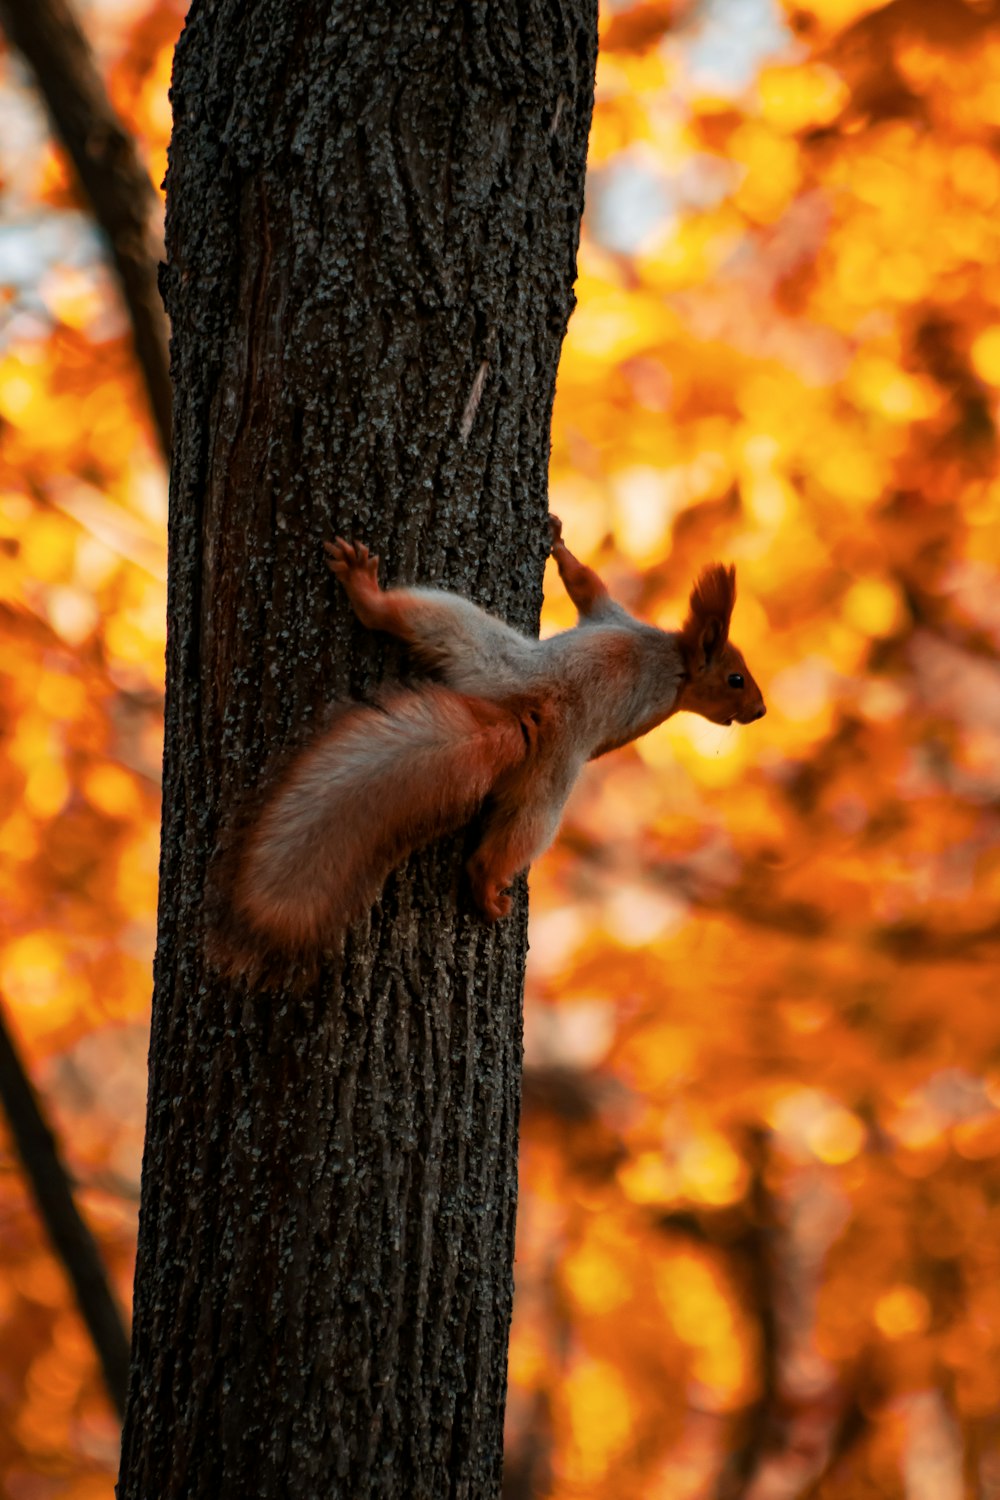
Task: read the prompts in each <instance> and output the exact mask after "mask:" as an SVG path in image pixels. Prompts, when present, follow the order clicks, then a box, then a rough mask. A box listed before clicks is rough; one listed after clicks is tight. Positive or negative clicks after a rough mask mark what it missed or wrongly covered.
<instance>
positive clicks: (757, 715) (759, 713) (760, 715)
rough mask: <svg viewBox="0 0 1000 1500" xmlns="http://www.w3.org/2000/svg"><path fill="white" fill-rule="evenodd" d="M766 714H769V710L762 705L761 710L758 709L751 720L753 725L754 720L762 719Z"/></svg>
mask: <svg viewBox="0 0 1000 1500" xmlns="http://www.w3.org/2000/svg"><path fill="white" fill-rule="evenodd" d="M766 713H767V709H766V708H765V707H764V705H763V703H762V704H761V705H760V708H758V710H757V712H756V713H755V714H754V715H753V717H752V718H751V721H750V722H751V723H753V720H754V719H762V718H763V717H764V715H765V714H766Z"/></svg>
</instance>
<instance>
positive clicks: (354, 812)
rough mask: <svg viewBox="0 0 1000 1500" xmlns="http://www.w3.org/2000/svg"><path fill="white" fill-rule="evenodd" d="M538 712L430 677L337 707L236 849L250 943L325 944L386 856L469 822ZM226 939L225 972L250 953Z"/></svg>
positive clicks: (238, 903)
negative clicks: (418, 683)
mask: <svg viewBox="0 0 1000 1500" xmlns="http://www.w3.org/2000/svg"><path fill="white" fill-rule="evenodd" d="M543 713H544V709H543V706H542V705H541V704H540V703H537V702H535V701H534V700H533V699H525V700H523V701H521V700H519V701H518V702H517V703H510V704H501V703H492V702H489V701H487V700H485V699H482V698H473V697H468V696H466V695H464V694H461V693H456V692H453V691H451V690H450V689H449V688H446V687H441V686H439V685H437V684H433V683H427V684H422V685H421V686H419V687H417V688H397V689H393V690H391V691H389V692H387V693H385V694H383V696H382V697H381V698H380V699H378V700H377V701H376V702H375V703H374V704H351V705H350V706H348V707H345V708H344V709H343V710H341V711H340V713H339V714H338V715H337V717H336V719H335V720H334V722H333V723H332V725H331V726H330V727H329V728H328V729H326V730H325V732H323V733H322V734H320V735H319V736H318V737H317V738H316V739H315V740H314V741H313V742H312V744H311V745H309V746H308V747H307V748H306V749H305V750H303V751H302V752H301V753H300V754H299V755H298V756H297V757H296V758H295V759H294V760H293V761H292V763H291V765H290V766H289V768H288V770H287V772H286V773H285V775H284V777H282V778H280V779H279V780H278V782H277V783H276V785H275V787H274V789H273V790H272V791H271V793H270V794H269V796H268V797H267V800H266V801H265V803H264V806H263V810H262V812H261V813H260V815H259V817H258V818H257V819H256V821H255V822H254V823H253V825H252V826H251V828H250V830H249V832H248V834H247V835H246V836H245V838H244V839H243V841H242V845H241V847H240V848H239V849H238V850H237V851H236V860H235V864H234V866H233V869H234V875H233V880H232V889H231V898H230V899H231V902H232V907H233V911H232V914H231V915H232V916H233V917H234V918H236V923H237V926H238V927H241V928H244V929H249V931H250V932H251V933H252V934H253V935H254V938H255V940H256V941H254V942H252V943H251V944H250V946H251V948H254V947H259V946H260V940H261V939H262V940H263V942H264V944H265V945H266V946H267V947H268V948H270V949H279V950H283V951H284V952H286V953H288V954H292V953H296V952H302V951H305V950H315V949H317V948H322V947H326V946H329V945H331V944H333V943H334V942H335V941H336V940H337V939H338V938H339V937H340V936H341V935H342V934H343V932H344V930H345V928H346V927H347V926H348V925H349V923H350V922H352V921H353V920H354V919H355V918H357V917H359V916H360V915H362V913H363V912H364V911H365V910H367V908H368V907H369V906H370V905H371V904H372V902H373V901H374V900H375V898H376V896H377V895H378V893H379V891H380V890H381V888H382V885H383V884H384V882H385V880H386V877H387V876H388V874H389V872H390V870H392V869H393V868H394V866H396V865H397V864H399V863H400V861H401V860H403V859H404V858H405V857H406V855H407V854H409V853H410V852H411V851H412V850H414V849H416V848H419V847H420V846H421V845H422V844H425V843H428V842H429V841H430V840H431V839H434V838H439V837H441V836H443V835H445V834H447V833H452V832H454V831H455V830H456V829H458V828H460V827H461V826H462V825H463V824H464V823H466V822H468V820H469V819H470V818H471V817H472V815H473V814H474V813H475V812H476V810H477V809H478V808H479V807H480V805H481V804H482V802H483V800H484V799H485V797H486V796H487V794H488V793H489V791H490V789H491V787H493V786H494V784H495V783H496V781H497V780H498V778H499V777H501V776H502V775H504V773H506V772H508V771H510V770H512V769H513V768H514V767H516V766H518V765H520V764H521V763H522V762H523V761H524V760H525V759H526V757H527V756H528V754H529V752H530V750H531V748H532V746H533V744H534V742H535V739H536V737H537V732H538V727H539V723H540V719H541V716H542V714H543ZM233 936H235V933H233V934H231V937H233ZM237 947H238V945H237ZM225 948H226V949H227V950H228V952H227V953H226V955H225V958H224V959H223V966H224V967H225V968H227V969H229V970H230V972H239V971H240V970H242V969H243V968H245V967H253V959H252V956H251V954H250V953H248V954H247V958H248V960H249V962H248V963H247V964H244V963H241V962H240V957H239V953H238V951H236V948H234V945H233V943H232V942H229V943H227V944H225ZM219 956H220V957H221V956H222V955H219Z"/></svg>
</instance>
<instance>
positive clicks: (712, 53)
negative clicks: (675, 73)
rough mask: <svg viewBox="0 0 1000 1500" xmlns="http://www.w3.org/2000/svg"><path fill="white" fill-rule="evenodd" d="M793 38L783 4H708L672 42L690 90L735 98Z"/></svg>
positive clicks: (737, 0)
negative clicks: (769, 59) (786, 21)
mask: <svg viewBox="0 0 1000 1500" xmlns="http://www.w3.org/2000/svg"><path fill="white" fill-rule="evenodd" d="M789 42H790V35H789V32H788V28H787V26H786V24H785V21H784V17H783V15H782V13H781V9H780V7H779V6H778V4H777V0H703V3H702V4H701V5H699V6H697V8H696V10H695V13H694V17H693V19H692V20H691V22H690V23H689V24H688V25H687V26H684V27H682V28H681V29H680V30H679V31H678V32H677V33H675V34H674V36H673V37H672V38H671V39H670V49H671V51H672V52H673V53H674V55H675V56H676V57H678V58H679V60H680V62H681V66H682V73H683V76H684V83H685V84H686V86H687V89H688V90H690V89H692V88H693V89H696V90H698V91H699V92H706V91H707V92H710V93H713V94H722V95H724V96H732V97H735V96H736V95H739V94H742V93H743V91H744V90H745V89H747V88H749V86H750V85H751V84H752V83H753V81H754V79H755V78H756V76H757V73H758V71H759V69H760V66H761V64H762V63H763V62H765V61H766V60H767V59H768V58H769V57H773V56H774V54H775V53H777V52H783V51H785V50H786V49H787V48H788V45H789Z"/></svg>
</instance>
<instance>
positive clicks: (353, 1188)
mask: <svg viewBox="0 0 1000 1500" xmlns="http://www.w3.org/2000/svg"><path fill="white" fill-rule="evenodd" d="M595 50H596V0H493V3H489V4H484V3H481V0H472V3H466V4H464V5H453V6H449V5H447V4H443V3H442V0H433V3H428V0H410V3H408V4H405V5H402V4H388V3H385V0H365V3H358V0H340V3H333V0H303V3H301V4H296V5H290V4H288V3H287V0H195V3H194V4H193V6H192V9H191V13H190V16H189V19H188V22H187V26H186V28H185V31H184V34H183V36H182V37H181V40H180V43H179V44H178V49H177V56H176V61H175V67H174V81H173V91H172V98H173V103H174V111H175V126H174V137H173V143H172V147H171V156H170V171H169V177H168V213H167V248H168V258H169V264H168V268H167V269H166V271H165V272H164V277H163V281H164V290H165V294H166V297H167V303H168V310H169V312H170V314H171V317H172V320H173V349H172V355H173V375H174V385H175V455H174V465H173V473H172V480H171V521H170V591H169V644H168V652H167V726H166V758H165V785H164V810H163V854H162V864H161V895H160V927H159V947H158V952H157V960H156V975H155V992H154V1002H153V1030H152V1041H151V1051H150V1095H149V1119H148V1126H147V1139H146V1155H145V1162H144V1167H143V1188H142V1213H141V1219H140V1234H139V1258H138V1265H137V1269H136V1286H135V1312H134V1335H133V1355H132V1375H131V1387H130V1396H129V1408H128V1415H127V1418H126V1424H125V1433H124V1445H123V1457H122V1471H121V1477H120V1484H119V1491H118V1493H119V1496H120V1497H121V1500H126V1497H137V1500H138V1497H143V1500H152V1497H156V1500H170V1497H175V1496H176V1497H179V1496H183V1497H185V1500H193V1497H196V1496H206V1497H211V1500H226V1497H229V1496H239V1497H240V1500H244V1497H246V1496H281V1497H286V1496H289V1495H295V1496H297V1497H301V1500H309V1497H314V1496H316V1497H318V1496H323V1497H326V1496H344V1497H345V1500H363V1497H367V1496H386V1497H392V1500H399V1497H402V1496H407V1497H412V1500H423V1497H426V1500H442V1497H446V1496H469V1497H480V1496H483V1497H486V1496H492V1495H495V1494H497V1493H498V1490H499V1471H500V1453H501V1431H502V1421H503V1405H504V1388H505V1379H506V1349H507V1333H508V1324H509V1319H510V1305H511V1270H512V1256H513V1234H514V1209H515V1199H516V1170H517V1163H516V1149H517V1121H518V1103H519V1087H520V1059H521V996H522V978H523V961H524V952H525V916H526V905H525V896H524V891H523V890H522V891H521V893H520V896H519V899H518V901H517V904H516V914H515V915H514V916H513V917H511V918H510V919H508V921H507V922H505V923H504V924H502V925H501V926H500V927H499V928H497V929H489V928H487V927H486V926H485V925H484V924H483V922H482V920H481V919H480V918H479V917H478V916H477V915H476V914H475V912H474V911H473V909H472V906H471V902H470V900H469V897H468V895H467V893H466V892H465V890H464V889H463V887H462V884H461V879H460V871H461V863H462V852H463V850H462V840H461V839H455V840H451V841H448V842H447V843H446V844H441V845H438V846H435V847H434V848H432V849H430V850H426V851H424V852H423V853H421V854H419V855H417V856H416V857H415V858H413V859H412V860H411V861H410V862H409V863H408V864H407V865H406V867H405V868H404V869H403V870H401V871H400V872H398V873H397V874H396V875H394V876H393V877H392V878H391V879H390V882H389V884H388V886H387V887H386V890H385V893H384V895H383V897H382V899H381V900H380V902H379V903H378V905H377V906H376V908H375V910H374V911H373V913H372V915H371V919H370V921H367V922H363V923H360V924H358V926H357V927H356V928H355V929H354V930H353V931H352V933H351V935H350V937H349V940H348V944H347V949H346V952H345V954H344V956H343V958H342V959H338V960H333V959H328V960H327V961H326V962H325V964H324V967H323V970H322V973H321V975H320V977H319V979H318V980H316V981H315V982H314V983H311V984H310V985H309V986H308V987H306V988H305V989H304V990H303V986H302V985H301V984H299V985H298V986H294V985H288V986H286V987H285V988H284V989H279V990H278V991H272V992H268V993H263V992H261V993H252V992H249V991H248V990H247V988H246V986H245V985H244V984H232V983H228V982H223V981H221V980H220V979H219V977H218V975H217V974H216V973H215V972H214V971H213V970H212V968H211V965H210V964H209V962H208V960H207V959H206V957H205V946H204V945H205V928H206V918H205V910H206V889H207V885H208V883H209V881H210V870H211V863H212V862H211V856H212V851H213V849H214V848H215V846H216V844H217V842H218V840H219V837H220V833H221V832H222V831H223V830H224V828H225V826H226V823H227V820H229V819H230V818H232V817H233V815H234V813H235V811H236V810H237V809H238V808H239V806H240V804H241V801H242V799H243V798H244V797H245V796H246V795H247V793H248V792H249V790H250V789H252V788H253V787H254V786H256V785H257V784H258V783H260V782H261V780H262V779H263V778H265V777H266V776H267V774H268V772H269V768H271V767H272V766H273V765H274V764H275V761H276V758H277V757H279V756H280V752H281V751H282V749H285V750H287V747H288V746H289V745H290V744H292V743H294V742H297V741H298V740H299V739H300V738H301V737H302V735H303V734H306V733H308V731H309V727H310V725H311V724H313V723H315V722H316V721H317V720H318V718H319V716H320V714H321V712H322V709H323V706H324V705H325V704H326V703H328V702H329V701H330V700H331V699H333V698H336V697H340V696H344V695H347V694H353V695H355V696H357V695H358V694H362V693H364V692H366V691H368V690H370V689H371V688H372V686H373V685H374V684H375V683H376V682H378V681H379V680H380V679H381V678H382V677H383V676H384V675H386V674H391V673H393V672H396V671H398V670H400V668H401V666H402V661H401V658H400V657H399V655H398V653H397V652H396V650H395V649H394V648H393V647H392V645H391V644H390V643H386V642H383V641H377V640H374V639H372V638H370V637H368V636H366V634H365V633H364V632H363V631H362V630H361V629H360V627H359V626H357V625H356V624H355V623H354V621H353V620H352V618H351V616H350V612H349V609H348V607H347V605H346V601H345V600H344V599H343V598H342V597H339V596H338V593H337V589H336V586H335V585H334V582H333V580H332V579H331V577H330V575H329V574H328V573H327V571H326V569H325V567H324V565H323V559H322V552H321V542H322V540H323V538H324V537H328V536H331V535H333V534H335V533H340V534H343V535H346V536H349V537H350V536H353V537H358V538H360V539H363V540H366V541H368V542H369V543H371V544H372V545H373V546H374V548H375V549H376V550H377V551H378V552H380V553H381V556H382V560H383V567H382V576H383V579H384V580H388V581H393V580H397V579H400V578H405V579H419V580H421V581H432V582H435V583H439V584H441V585H443V586H444V587H447V588H451V589H454V590H457V591H460V592H462V593H465V594H468V595H469V596H470V597H473V598H475V599H476V600H477V601H479V602H480V603H482V604H485V605H486V606H487V607H490V608H492V609H494V610H495V611H496V612H497V613H499V614H501V615H503V616H505V617H506V618H508V619H509V620H511V621H512V622H513V623H515V624H517V625H518V626H521V627H523V628H525V629H534V628H536V625H537V615H538V608H539V602H540V592H541V590H540V585H541V574H542V563H543V558H544V556H545V553H546V550H547V540H546V529H545V525H544V518H545V512H546V487H547V467H548V453H549V425H550V415H551V409H552V399H553V393H554V387H555V374H556V365H557V361H558V357H559V351H560V346H561V343H562V339H563V335H564V332H565V328H566V321H567V318H568V316H569V313H570V310H571V308H572V304H573V294H572V284H573V280H574V276H575V254H576V246H577V240H578V234H579V223H580V214H581V209H582V203H583V179H584V163H585V155H586V140H587V131H588V127H589V122H590V113H591V105H592V98H593V75H594V61H595Z"/></svg>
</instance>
